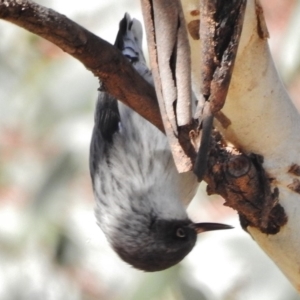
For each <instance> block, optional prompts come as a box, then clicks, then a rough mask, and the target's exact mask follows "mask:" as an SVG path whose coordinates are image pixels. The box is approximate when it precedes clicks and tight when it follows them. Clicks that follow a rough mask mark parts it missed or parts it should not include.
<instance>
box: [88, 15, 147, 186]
mask: <svg viewBox="0 0 300 300" xmlns="http://www.w3.org/2000/svg"><path fill="white" fill-rule="evenodd" d="M142 39H143V30H142V25H141V23H140V22H139V21H138V20H136V19H132V20H131V18H130V16H129V14H127V13H126V14H125V16H124V18H123V19H122V20H121V21H120V24H119V31H118V34H117V37H116V41H115V47H116V48H118V49H119V50H120V51H121V52H122V54H123V55H124V56H125V57H126V58H128V60H129V61H130V62H131V63H132V65H133V67H134V68H135V69H136V70H137V71H138V72H139V74H140V75H141V76H143V77H144V78H145V79H146V80H147V81H148V82H149V83H152V75H151V72H150V70H149V69H148V67H147V65H146V62H145V58H144V55H143V52H142ZM152 84H153V83H152ZM120 122H121V119H120V113H119V108H118V101H117V100H116V99H115V98H114V97H113V96H111V95H109V94H108V93H106V92H104V91H102V92H100V93H99V96H98V101H97V105H96V113H95V125H94V131H93V136H92V141H91V147H90V173H91V177H92V180H93V177H94V174H95V172H96V171H97V168H98V166H99V163H100V160H101V159H102V158H103V157H105V156H106V155H108V152H109V147H111V145H112V143H113V135H114V134H115V133H116V132H118V130H119V124H120ZM105 152H106V153H105Z"/></svg>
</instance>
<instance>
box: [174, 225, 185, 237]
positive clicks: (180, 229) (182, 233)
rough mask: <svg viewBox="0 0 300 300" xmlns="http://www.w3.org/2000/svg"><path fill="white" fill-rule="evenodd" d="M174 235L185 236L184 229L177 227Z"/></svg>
mask: <svg viewBox="0 0 300 300" xmlns="http://www.w3.org/2000/svg"><path fill="white" fill-rule="evenodd" d="M176 236H177V237H180V238H184V237H185V236H186V234H185V231H184V230H183V229H182V228H181V227H179V228H177V230H176Z"/></svg>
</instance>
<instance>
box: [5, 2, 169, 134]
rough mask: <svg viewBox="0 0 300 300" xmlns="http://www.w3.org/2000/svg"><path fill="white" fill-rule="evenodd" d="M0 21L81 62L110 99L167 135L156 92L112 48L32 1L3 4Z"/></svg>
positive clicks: (78, 26)
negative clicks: (14, 26)
mask: <svg viewBox="0 0 300 300" xmlns="http://www.w3.org/2000/svg"><path fill="white" fill-rule="evenodd" d="M0 18H1V19H3V20H6V21H9V22H11V23H14V24H16V25H18V26H20V27H22V28H24V29H27V30H28V31H30V32H32V33H35V34H37V35H39V36H41V37H43V38H45V39H46V40H48V41H50V42H52V43H53V44H55V45H57V46H58V47H59V48H61V49H62V50H63V51H65V52H67V53H68V54H70V55H72V56H73V57H75V58H76V59H78V60H79V61H80V62H81V63H82V64H83V65H84V66H85V67H86V68H87V69H88V70H90V71H91V72H93V74H94V75H95V76H96V77H98V78H99V79H100V80H101V82H102V84H103V86H104V88H105V89H106V90H107V91H108V92H109V93H110V94H111V95H113V96H115V97H116V98H117V99H119V100H120V101H122V102H124V103H125V104H126V105H128V106H129V107H131V108H132V109H134V110H135V111H136V112H138V113H139V114H140V115H141V116H143V117H144V118H145V119H147V120H149V121H150V122H151V123H152V124H154V125H155V126H156V127H157V128H159V129H160V130H161V131H163V132H164V127H163V124H162V120H161V116H160V112H159V108H158V104H157V99H156V94H155V91H154V88H153V87H152V86H151V85H150V84H149V83H147V82H146V81H145V80H144V79H143V78H142V77H141V76H140V75H139V74H138V73H137V72H136V71H135V70H134V69H133V68H132V66H131V64H130V63H129V62H128V61H127V59H126V58H124V56H123V55H122V54H121V53H120V52H119V51H118V50H117V49H116V48H114V47H113V46H112V45H111V44H109V43H108V42H106V41H104V40H103V39H101V38H100V37H97V36H96V35H94V34H93V33H91V32H89V31H88V30H86V29H85V28H83V27H81V26H80V25H78V24H76V23H75V22H73V21H72V20H70V19H68V18H67V17H66V16H64V15H61V14H59V13H57V12H55V11H54V10H52V9H49V8H46V7H43V6H41V5H38V4H36V3H34V2H32V1H30V0H0ZM141 103H143V105H141Z"/></svg>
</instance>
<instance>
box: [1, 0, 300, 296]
mask: <svg viewBox="0 0 300 300" xmlns="http://www.w3.org/2000/svg"><path fill="white" fill-rule="evenodd" d="M36 2H38V3H40V4H42V5H45V6H47V7H50V8H53V9H54V10H57V11H58V12H60V13H62V14H65V15H66V16H68V17H69V18H71V19H73V20H75V21H76V22H78V23H79V24H81V25H82V26H84V27H86V28H87V29H89V30H90V31H92V32H94V33H96V34H97V35H99V36H101V37H102V38H104V39H106V40H107V41H109V42H110V43H113V42H114V39H115V35H116V32H117V30H118V23H119V20H120V19H121V18H122V17H123V15H124V13H125V11H128V12H129V13H130V14H131V16H132V17H135V18H138V19H140V20H141V19H142V16H141V12H140V7H139V1H138V0H111V1H106V0H99V1H93V0H85V1H59V0H52V1H51V0H44V1H36ZM262 4H263V7H264V9H265V17H266V21H267V24H268V28H269V31H270V35H271V39H270V41H269V42H270V46H271V50H272V53H273V56H274V58H275V60H276V65H277V67H278V70H279V71H280V73H281V75H282V78H283V81H284V82H285V84H286V86H287V89H288V90H289V93H290V95H291V97H292V99H293V101H294V103H295V105H296V106H297V107H298V108H299V109H300V72H299V70H300V68H299V66H300V55H299V53H300V51H299V50H300V35H299V29H300V1H299V0H273V1H268V0H263V1H262ZM0 36H1V41H0V299H3V300H25V299H26V300H27V299H29V300H32V299H33V300H40V299H41V300H42V299H43V300H48V299H49V300H50V299H51V300H52V299H53V300H58V299H62V300H77V299H78V300H81V299H82V300H83V299H84V300H94V299H100V300H102V299H105V300H141V299H142V300H144V299H145V300H196V299H200V300H202V299H203V300H254V299H255V300H260V299H261V300H266V299H267V300H268V299H272V300H283V299H284V300H296V299H300V297H299V296H298V295H297V294H296V292H295V290H294V289H293V287H292V286H291V285H290V283H289V282H288V281H287V280H286V279H285V277H284V276H283V275H282V274H281V272H280V271H279V270H278V269H277V268H276V266H275V265H274V263H273V262H272V261H271V260H270V259H269V258H268V257H267V256H266V255H265V254H264V253H263V252H262V251H261V250H260V248H259V247H258V246H256V244H255V242H254V241H252V239H251V237H250V236H249V235H247V234H246V233H245V232H243V231H242V230H241V229H240V227H239V222H238V218H237V214H236V212H235V211H233V210H231V209H229V208H225V207H224V206H223V205H222V203H223V201H222V199H220V198H219V197H209V198H208V197H207V196H206V193H205V186H204V185H202V186H201V187H200V189H199V192H198V194H197V196H196V198H195V200H194V201H193V203H192V205H191V206H190V207H189V213H190V215H191V217H192V219H193V220H195V221H200V220H201V221H216V222H225V223H228V224H231V225H233V226H235V229H234V230H231V231H228V232H212V233H205V234H202V235H201V236H200V237H199V239H198V243H197V246H196V247H195V249H194V250H193V251H192V252H191V253H190V254H189V255H188V256H187V257H186V259H184V261H183V262H182V263H180V264H179V265H178V266H176V267H173V268H171V269H169V270H167V271H163V272H158V273H153V274H146V273H143V272H140V271H137V270H134V269H132V268H131V267H129V266H128V265H126V264H125V263H123V262H122V261H121V260H120V259H119V258H118V257H117V256H116V254H115V253H114V252H113V251H112V249H111V248H110V247H109V245H108V244H107V241H106V239H105V237H104V236H103V234H102V232H101V230H100V229H99V228H98V226H97V225H96V221H95V217H94V211H93V209H94V198H93V194H92V189H91V181H90V177H89V171H88V153H89V142H90V137H91V132H92V126H93V114H94V105H95V101H96V98H97V88H98V82H97V79H96V78H94V77H93V76H92V74H91V73H90V72H89V71H87V70H86V69H85V68H84V67H83V66H82V65H81V64H80V63H79V62H77V61H76V60H75V59H73V58H71V57H69V56H68V55H66V54H64V53H63V52H62V51H61V50H60V49H58V48H56V47H55V46H54V45H52V44H50V43H49V42H47V41H45V40H43V39H40V38H39V37H37V36H34V35H32V34H30V33H28V32H26V31H25V30H23V29H21V28H18V27H16V26H14V25H12V24H10V23H6V22H4V21H2V20H1V21H0Z"/></svg>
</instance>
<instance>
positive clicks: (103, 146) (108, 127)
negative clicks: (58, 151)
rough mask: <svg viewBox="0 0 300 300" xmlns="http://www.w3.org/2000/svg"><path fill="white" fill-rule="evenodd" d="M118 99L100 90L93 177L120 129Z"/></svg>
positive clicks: (92, 150)
mask: <svg viewBox="0 0 300 300" xmlns="http://www.w3.org/2000/svg"><path fill="white" fill-rule="evenodd" d="M119 123H120V114H119V109H118V101H117V100H116V99H115V98H114V97H113V96H111V95H109V94H108V93H106V92H100V93H99V96H98V101H97V105H96V112H95V125H94V130H93V135H92V141H91V147H90V173H91V177H92V179H93V177H94V174H95V172H96V171H97V168H98V165H99V162H100V160H101V158H102V157H103V156H104V155H105V152H106V151H109V147H110V145H111V144H112V142H113V135H114V133H116V132H117V131H118V130H119Z"/></svg>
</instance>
